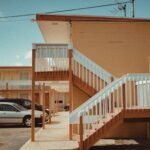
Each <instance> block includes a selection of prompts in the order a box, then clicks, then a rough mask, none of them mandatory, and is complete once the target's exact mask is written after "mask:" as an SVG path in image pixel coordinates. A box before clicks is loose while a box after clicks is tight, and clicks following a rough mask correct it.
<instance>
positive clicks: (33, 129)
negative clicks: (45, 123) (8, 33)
mask: <svg viewBox="0 0 150 150" xmlns="http://www.w3.org/2000/svg"><path fill="white" fill-rule="evenodd" d="M34 74H35V49H33V50H32V105H31V106H32V115H31V116H32V117H31V118H32V124H31V141H32V142H33V141H35V115H34V110H35V76H34Z"/></svg>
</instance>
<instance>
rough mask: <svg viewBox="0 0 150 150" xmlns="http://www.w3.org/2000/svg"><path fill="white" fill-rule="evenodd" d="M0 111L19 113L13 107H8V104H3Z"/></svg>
mask: <svg viewBox="0 0 150 150" xmlns="http://www.w3.org/2000/svg"><path fill="white" fill-rule="evenodd" d="M0 111H17V109H16V108H14V107H13V106H11V105H7V104H1V105H0Z"/></svg>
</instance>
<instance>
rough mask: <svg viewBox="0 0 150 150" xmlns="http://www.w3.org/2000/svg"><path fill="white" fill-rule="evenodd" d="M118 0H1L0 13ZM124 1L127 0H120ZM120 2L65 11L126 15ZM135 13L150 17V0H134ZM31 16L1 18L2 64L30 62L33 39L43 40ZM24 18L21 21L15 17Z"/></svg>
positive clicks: (68, 7)
mask: <svg viewBox="0 0 150 150" xmlns="http://www.w3.org/2000/svg"><path fill="white" fill-rule="evenodd" d="M116 1H117V0H0V17H2V16H10V15H18V14H29V13H44V12H50V11H57V10H64V9H71V8H79V7H87V6H95V5H103V4H109V3H114V2H116ZM118 1H119V2H123V1H126V0H118ZM116 8H117V6H113V7H103V8H96V9H89V10H80V11H73V12H66V13H63V14H80V15H98V16H123V15H124V14H123V12H117V11H116ZM131 15H132V9H131V4H128V5H127V17H131ZM135 17H136V18H150V0H135ZM33 18H34V16H32V17H25V18H13V19H9V20H8V19H0V66H14V65H31V49H32V43H42V42H44V40H43V38H42V35H41V33H40V31H39V28H38V26H37V24H36V23H35V22H32V21H31V19H33ZM14 20H21V21H14Z"/></svg>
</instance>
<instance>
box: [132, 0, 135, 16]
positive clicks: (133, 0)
mask: <svg viewBox="0 0 150 150" xmlns="http://www.w3.org/2000/svg"><path fill="white" fill-rule="evenodd" d="M134 2H135V0H132V17H133V18H134V17H135V15H134Z"/></svg>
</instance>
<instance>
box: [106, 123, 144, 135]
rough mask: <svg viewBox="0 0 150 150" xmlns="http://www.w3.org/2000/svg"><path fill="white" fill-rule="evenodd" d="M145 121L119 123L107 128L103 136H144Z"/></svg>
mask: <svg viewBox="0 0 150 150" xmlns="http://www.w3.org/2000/svg"><path fill="white" fill-rule="evenodd" d="M146 137H147V130H146V123H142V122H141V123H131V122H130V123H129V122H128V123H125V122H124V123H120V124H117V125H116V126H115V127H114V128H111V129H110V130H108V132H107V133H106V135H105V137H104V138H146Z"/></svg>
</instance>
